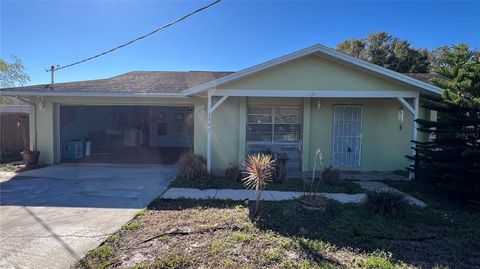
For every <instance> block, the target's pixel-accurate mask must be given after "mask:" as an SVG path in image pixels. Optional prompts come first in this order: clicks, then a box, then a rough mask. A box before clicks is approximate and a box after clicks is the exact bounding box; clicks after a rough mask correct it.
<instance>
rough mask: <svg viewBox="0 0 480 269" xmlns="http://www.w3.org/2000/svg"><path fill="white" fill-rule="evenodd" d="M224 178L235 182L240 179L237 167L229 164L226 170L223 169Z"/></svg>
mask: <svg viewBox="0 0 480 269" xmlns="http://www.w3.org/2000/svg"><path fill="white" fill-rule="evenodd" d="M224 177H225V179H226V180H230V181H237V180H238V179H239V178H240V169H238V165H236V164H234V163H229V164H228V166H227V169H225V174H224Z"/></svg>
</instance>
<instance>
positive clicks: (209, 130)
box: [207, 91, 212, 173]
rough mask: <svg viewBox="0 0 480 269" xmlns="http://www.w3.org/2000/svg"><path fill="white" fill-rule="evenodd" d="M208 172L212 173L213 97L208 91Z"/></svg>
mask: <svg viewBox="0 0 480 269" xmlns="http://www.w3.org/2000/svg"><path fill="white" fill-rule="evenodd" d="M207 108H208V109H207V114H208V115H207V170H208V172H209V173H211V172H212V95H211V93H210V91H208V102H207Z"/></svg>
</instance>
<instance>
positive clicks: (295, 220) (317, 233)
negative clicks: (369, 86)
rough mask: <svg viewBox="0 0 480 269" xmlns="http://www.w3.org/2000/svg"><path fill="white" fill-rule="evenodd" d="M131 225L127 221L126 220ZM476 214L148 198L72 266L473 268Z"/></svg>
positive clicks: (478, 234) (479, 248) (478, 240)
mask: <svg viewBox="0 0 480 269" xmlns="http://www.w3.org/2000/svg"><path fill="white" fill-rule="evenodd" d="M132 223H133V224H134V225H133V224H132ZM479 225H480V219H479V217H478V216H474V215H462V216H461V218H460V216H457V215H444V214H443V212H438V211H437V210H435V209H432V208H418V207H413V206H406V208H405V209H404V210H403V211H402V212H400V213H399V214H398V215H395V216H389V217H383V216H380V215H376V214H374V213H372V212H371V210H370V209H369V208H368V207H366V206H364V205H362V204H359V205H356V204H347V205H342V204H339V203H336V202H334V201H330V202H329V205H328V207H327V209H326V211H324V212H320V211H312V210H306V209H304V208H303V207H302V206H301V205H300V203H299V202H298V201H284V202H263V203H262V204H261V214H260V217H255V218H254V217H252V214H251V212H250V205H248V204H244V203H242V202H233V201H213V200H203V201H200V200H156V201H154V202H153V203H152V204H151V205H150V206H149V208H148V210H147V211H144V212H141V214H138V216H137V217H136V218H135V219H134V220H132V222H130V223H129V224H127V225H125V226H124V227H123V228H122V229H121V230H120V231H119V232H117V233H116V234H114V235H112V236H110V237H109V238H108V239H107V241H106V242H105V243H104V244H103V245H102V246H100V247H99V248H97V249H95V250H93V251H91V252H89V253H88V254H87V256H86V257H85V258H84V259H82V260H81V261H80V262H79V263H78V264H76V266H75V267H76V268H372V269H374V268H377V269H383V268H434V266H437V267H435V268H445V267H442V266H450V268H475V267H479V266H480V231H479V230H478V227H479Z"/></svg>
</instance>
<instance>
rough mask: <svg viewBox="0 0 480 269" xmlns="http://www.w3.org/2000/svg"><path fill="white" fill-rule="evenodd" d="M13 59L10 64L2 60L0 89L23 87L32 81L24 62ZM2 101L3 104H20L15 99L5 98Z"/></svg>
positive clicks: (0, 61)
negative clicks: (26, 71)
mask: <svg viewBox="0 0 480 269" xmlns="http://www.w3.org/2000/svg"><path fill="white" fill-rule="evenodd" d="M12 58H13V59H12V60H13V61H12V62H10V63H9V62H7V61H5V60H4V59H0V88H10V87H17V86H23V85H25V84H26V83H27V82H29V81H30V77H29V76H28V75H27V73H25V67H24V66H23V64H22V61H21V60H20V59H18V58H17V57H12ZM1 101H2V103H18V101H16V100H15V99H13V98H7V97H4V96H2V100H1Z"/></svg>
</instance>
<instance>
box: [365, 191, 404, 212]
mask: <svg viewBox="0 0 480 269" xmlns="http://www.w3.org/2000/svg"><path fill="white" fill-rule="evenodd" d="M366 205H367V206H368V207H370V208H371V209H372V210H373V212H375V213H377V214H380V215H383V216H390V215H395V214H397V213H398V212H400V211H401V210H402V209H403V208H404V207H405V206H406V205H407V202H406V200H405V197H404V196H403V195H402V194H400V193H396V192H391V191H382V190H376V191H369V192H367V199H366Z"/></svg>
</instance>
